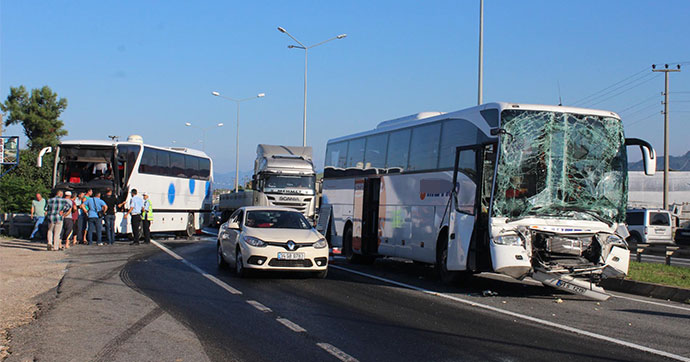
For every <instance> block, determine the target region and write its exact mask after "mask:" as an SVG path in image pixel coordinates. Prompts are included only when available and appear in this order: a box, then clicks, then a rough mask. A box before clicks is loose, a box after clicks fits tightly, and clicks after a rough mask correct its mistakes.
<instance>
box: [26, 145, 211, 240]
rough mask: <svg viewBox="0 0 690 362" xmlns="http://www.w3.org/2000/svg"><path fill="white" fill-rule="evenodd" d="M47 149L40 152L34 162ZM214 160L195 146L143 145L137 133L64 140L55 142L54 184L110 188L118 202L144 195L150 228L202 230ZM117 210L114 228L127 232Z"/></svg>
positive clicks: (77, 188)
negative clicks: (151, 214) (124, 136)
mask: <svg viewBox="0 0 690 362" xmlns="http://www.w3.org/2000/svg"><path fill="white" fill-rule="evenodd" d="M51 151H52V150H51V149H50V148H45V149H43V150H42V151H41V153H40V156H39V159H38V165H39V167H40V166H41V164H42V157H43V155H44V154H45V153H46V152H51ZM212 175H213V163H212V162H211V159H210V158H209V157H208V156H207V155H206V154H205V153H204V152H201V151H198V150H193V149H187V148H177V147H173V148H168V147H157V146H151V145H145V144H144V143H143V140H142V138H141V137H140V136H136V135H134V136H130V137H128V139H127V142H114V141H90V140H78V141H63V142H61V143H60V144H59V145H58V146H57V150H56V153H55V163H54V165H53V188H54V189H63V190H74V191H85V190H87V189H93V190H99V191H102V192H103V193H105V189H106V188H111V189H112V190H113V194H114V195H116V196H117V197H118V198H119V200H120V201H129V199H130V198H131V194H130V191H131V190H133V189H136V190H137V191H138V192H139V195H140V196H141V195H142V194H143V193H144V192H147V193H148V194H149V198H150V200H151V201H152V203H153V211H154V217H155V220H154V222H153V223H151V231H152V232H179V233H181V234H186V235H188V236H191V235H193V234H194V233H195V232H196V231H197V230H199V229H201V227H202V225H203V222H204V216H205V215H207V213H208V212H210V209H211V183H212V182H213V179H212ZM123 215H124V213H123V212H122V211H120V210H118V212H117V213H116V219H115V231H116V233H121V234H125V233H128V232H131V225H130V223H129V222H128V221H129V219H124V218H123Z"/></svg>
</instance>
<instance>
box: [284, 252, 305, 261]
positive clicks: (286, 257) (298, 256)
mask: <svg viewBox="0 0 690 362" xmlns="http://www.w3.org/2000/svg"><path fill="white" fill-rule="evenodd" d="M278 259H279V260H304V253H278Z"/></svg>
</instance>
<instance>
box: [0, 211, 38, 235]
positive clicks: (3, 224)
mask: <svg viewBox="0 0 690 362" xmlns="http://www.w3.org/2000/svg"><path fill="white" fill-rule="evenodd" d="M34 224H35V221H34V220H33V219H32V218H31V216H30V215H29V214H22V213H18V214H10V213H3V214H0V232H1V233H3V234H7V235H9V236H12V237H21V236H24V237H28V236H29V235H31V231H32V230H33V228H34Z"/></svg>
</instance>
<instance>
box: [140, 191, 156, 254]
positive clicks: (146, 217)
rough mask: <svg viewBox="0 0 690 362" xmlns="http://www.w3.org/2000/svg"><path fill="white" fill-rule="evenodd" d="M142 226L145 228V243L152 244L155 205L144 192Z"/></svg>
mask: <svg viewBox="0 0 690 362" xmlns="http://www.w3.org/2000/svg"><path fill="white" fill-rule="evenodd" d="M141 222H142V225H143V226H144V243H150V242H151V223H152V222H153V204H152V203H151V200H150V199H149V193H148V192H144V212H143V213H142V220H141Z"/></svg>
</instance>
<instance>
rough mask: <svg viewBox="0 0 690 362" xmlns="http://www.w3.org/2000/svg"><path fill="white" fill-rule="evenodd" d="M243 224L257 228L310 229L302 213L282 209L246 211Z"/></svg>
mask: <svg viewBox="0 0 690 362" xmlns="http://www.w3.org/2000/svg"><path fill="white" fill-rule="evenodd" d="M244 225H245V226H247V227H251V228H259V229H311V224H309V222H308V221H307V219H306V218H304V215H302V214H300V213H299V212H296V211H284V210H256V211H247V217H246V219H245V222H244Z"/></svg>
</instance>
